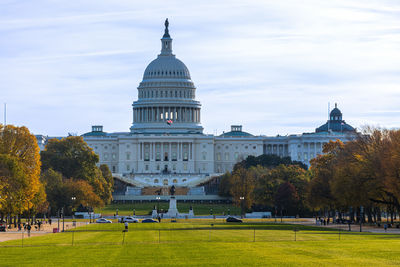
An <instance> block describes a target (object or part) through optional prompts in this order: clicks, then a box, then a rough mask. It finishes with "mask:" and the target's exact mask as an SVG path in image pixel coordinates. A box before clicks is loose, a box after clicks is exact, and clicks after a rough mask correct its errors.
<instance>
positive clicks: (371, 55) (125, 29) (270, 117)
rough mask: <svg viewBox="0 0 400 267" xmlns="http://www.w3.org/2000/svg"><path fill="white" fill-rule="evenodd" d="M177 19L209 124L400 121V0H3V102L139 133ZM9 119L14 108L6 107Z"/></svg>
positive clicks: (265, 128)
mask: <svg viewBox="0 0 400 267" xmlns="http://www.w3.org/2000/svg"><path fill="white" fill-rule="evenodd" d="M165 18H168V19H169V22H170V25H169V30H170V34H171V37H172V38H173V39H174V41H173V52H174V54H175V55H176V56H177V58H179V59H180V60H182V61H183V62H184V63H185V64H186V66H187V67H188V68H189V71H190V73H191V77H192V80H193V82H194V84H195V86H196V88H197V91H196V98H197V100H199V101H200V102H201V103H202V111H201V119H202V125H203V127H204V132H205V133H210V134H216V133H217V134H221V133H222V132H223V131H229V129H230V125H232V124H239V125H243V130H244V131H247V132H250V133H252V134H255V135H260V134H262V135H269V136H275V135H277V134H280V135H286V134H300V133H303V132H312V131H314V130H315V128H316V127H318V126H320V125H322V124H323V123H325V122H326V120H327V118H328V103H330V107H331V108H333V106H334V103H338V107H339V109H341V111H342V113H343V118H344V119H345V120H346V122H347V123H349V124H350V125H352V126H354V127H357V128H358V129H361V128H362V127H363V126H365V125H372V126H380V127H387V128H393V127H394V128H397V127H399V125H400V87H399V85H400V49H399V47H400V1H398V0H379V1H378V0H376V1H375V0H343V1H342V0H331V1H320V0H315V1H314V0H304V1H294V0H293V1H291V0H280V1H275V0H271V1H267V0H265V1H260V0H257V1H255V0H246V1H234V0H233V1H232V0H231V1H218V0H211V1H210V0H202V1H177V0H168V1H165V0H163V1H158V0H152V1H133V0H109V1H103V0H93V1H89V0H79V1H54V0H52V1H50V0H48V1H45V0H35V1H31V0H28V1H24V0H0V92H1V94H0V101H1V104H2V105H3V103H7V123H9V124H14V125H18V126H22V125H24V126H27V127H28V128H29V129H30V130H31V132H33V133H35V134H43V135H49V136H66V135H67V134H68V133H75V134H79V135H80V134H83V133H85V132H89V131H90V130H91V125H103V126H104V131H106V132H128V131H129V127H130V126H131V124H132V106H131V105H132V102H133V101H135V100H137V86H138V85H139V83H140V81H141V80H142V77H143V72H144V70H145V68H146V66H147V65H148V64H149V63H150V62H151V61H152V60H153V59H155V58H156V57H157V55H158V54H159V53H160V49H161V42H160V38H161V37H162V35H163V31H164V20H165ZM0 115H1V122H2V123H3V117H4V110H3V108H1V111H0Z"/></svg>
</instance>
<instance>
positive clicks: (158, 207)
mask: <svg viewBox="0 0 400 267" xmlns="http://www.w3.org/2000/svg"><path fill="white" fill-rule="evenodd" d="M156 199H157V214H159V213H160V196H157V197H156Z"/></svg>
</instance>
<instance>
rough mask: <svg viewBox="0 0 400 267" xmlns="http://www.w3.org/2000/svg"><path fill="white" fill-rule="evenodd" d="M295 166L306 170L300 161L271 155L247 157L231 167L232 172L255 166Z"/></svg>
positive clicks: (305, 166)
mask: <svg viewBox="0 0 400 267" xmlns="http://www.w3.org/2000/svg"><path fill="white" fill-rule="evenodd" d="M282 164H283V165H297V166H299V167H301V168H303V169H305V170H307V169H308V168H307V165H305V164H304V163H302V162H300V161H293V160H292V159H291V158H290V157H280V156H277V155H273V154H263V155H260V156H257V157H255V156H248V157H247V158H246V159H245V160H242V161H241V162H238V163H236V164H235V166H234V167H233V170H234V171H235V169H237V168H245V169H249V168H250V167H255V166H258V165H260V166H263V167H267V168H274V167H277V166H279V165H282Z"/></svg>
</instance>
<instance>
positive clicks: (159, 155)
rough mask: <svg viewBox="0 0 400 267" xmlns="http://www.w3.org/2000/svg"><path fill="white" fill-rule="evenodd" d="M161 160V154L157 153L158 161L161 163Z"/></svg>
mask: <svg viewBox="0 0 400 267" xmlns="http://www.w3.org/2000/svg"><path fill="white" fill-rule="evenodd" d="M160 160H161V153H160V152H157V153H156V161H160Z"/></svg>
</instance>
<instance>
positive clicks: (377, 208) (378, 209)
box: [375, 207, 382, 222]
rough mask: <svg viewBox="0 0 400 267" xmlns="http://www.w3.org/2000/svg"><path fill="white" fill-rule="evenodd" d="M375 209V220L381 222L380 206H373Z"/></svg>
mask: <svg viewBox="0 0 400 267" xmlns="http://www.w3.org/2000/svg"><path fill="white" fill-rule="evenodd" d="M375 209H376V214H377V217H378V218H377V220H378V222H381V221H382V213H381V208H380V207H376V208H375Z"/></svg>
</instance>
